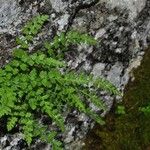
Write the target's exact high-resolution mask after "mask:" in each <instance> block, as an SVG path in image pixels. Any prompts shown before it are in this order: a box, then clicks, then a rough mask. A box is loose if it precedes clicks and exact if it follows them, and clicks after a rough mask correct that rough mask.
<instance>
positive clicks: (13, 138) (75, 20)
mask: <svg viewBox="0 0 150 150" xmlns="http://www.w3.org/2000/svg"><path fill="white" fill-rule="evenodd" d="M39 13H45V14H48V15H49V23H48V24H47V25H46V26H45V28H44V29H43V30H42V33H41V34H39V35H38V38H37V39H36V42H35V43H34V44H35V45H37V44H38V45H39V46H40V44H41V42H42V41H44V39H48V40H50V39H51V38H52V37H54V36H55V35H56V34H59V33H60V32H61V31H67V30H69V29H76V30H79V31H81V32H88V33H89V34H91V35H93V36H94V37H95V39H97V40H98V42H99V44H98V45H97V46H94V47H88V46H87V45H81V46H79V47H78V48H76V47H75V48H74V49H75V50H74V51H72V52H71V53H68V54H67V56H66V57H67V59H66V60H67V61H68V65H69V66H70V67H71V68H72V69H76V70H79V71H80V70H85V71H87V72H88V73H93V74H94V75H95V76H103V77H106V78H107V79H108V80H110V81H112V82H113V83H114V84H115V85H116V86H117V87H118V88H119V89H120V90H122V91H123V89H124V87H125V85H126V84H127V82H128V80H129V78H130V77H132V69H133V68H134V67H137V66H138V65H140V62H141V59H142V56H143V54H144V50H145V48H146V47H147V46H148V45H149V43H150V0H107V1H106V0H100V1H98V0H26V1H24V0H5V1H4V0H0V66H3V65H4V64H5V63H7V62H8V61H9V58H10V57H11V51H12V50H13V48H15V46H16V45H15V42H14V39H15V37H16V36H17V35H19V34H20V29H21V27H22V26H23V24H24V23H25V22H26V21H27V20H29V19H30V18H32V16H34V15H37V14H39ZM33 49H34V46H33V47H31V50H33ZM132 78H133V79H134V77H132ZM100 95H101V96H103V97H104V101H105V102H106V105H107V106H108V110H109V109H110V108H111V106H112V104H113V97H110V96H109V95H107V94H106V93H105V92H101V93H100ZM118 100H119V98H118ZM94 109H96V108H94ZM105 113H106V112H105ZM105 113H104V114H103V115H105ZM64 117H66V123H67V124H66V126H67V128H66V132H65V133H64V134H63V135H61V136H60V137H62V140H63V141H64V145H65V149H66V150H67V149H68V150H70V149H71V150H79V149H81V147H82V145H84V143H83V142H82V139H83V138H84V137H85V136H86V133H87V132H88V130H89V129H90V128H92V127H93V125H94V123H93V121H92V120H90V119H89V118H88V117H87V116H85V115H84V114H81V113H79V112H77V111H76V110H72V111H71V112H69V113H68V112H66V114H64ZM12 143H13V144H12ZM0 146H1V147H0V149H7V150H10V149H14V150H19V149H27V145H26V144H25V142H24V141H23V140H22V139H21V136H20V134H18V133H16V134H13V135H1V138H0ZM32 148H33V149H39V150H43V149H45V150H46V149H47V150H50V149H51V147H50V145H45V144H43V143H41V142H40V141H38V140H37V141H36V143H35V144H33V145H32Z"/></svg>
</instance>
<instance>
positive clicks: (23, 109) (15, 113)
mask: <svg viewBox="0 0 150 150" xmlns="http://www.w3.org/2000/svg"><path fill="white" fill-rule="evenodd" d="M47 19H48V16H46V15H41V16H37V17H35V18H34V19H33V20H32V21H31V22H29V23H28V24H27V25H26V26H25V27H24V28H23V30H22V33H23V36H21V37H20V38H17V40H16V41H17V43H18V45H19V48H17V49H15V50H14V51H13V59H12V61H11V62H10V63H9V64H7V65H6V66H5V67H4V68H2V69H0V118H2V117H6V118H7V129H8V131H10V130H12V129H13V128H14V127H15V126H16V125H19V126H20V131H21V132H22V133H23V135H24V139H25V140H26V141H27V143H28V144H29V145H30V144H31V142H32V140H33V139H34V138H40V139H41V140H42V141H45V142H48V143H51V144H52V146H53V149H54V150H59V149H61V143H60V142H59V141H58V140H56V139H55V136H56V135H57V133H56V132H55V131H50V130H49V129H48V126H46V125H44V124H42V123H40V122H39V119H40V116H41V114H42V115H47V116H48V117H49V118H51V119H52V121H53V122H54V123H55V124H56V125H57V126H58V127H59V128H60V129H61V131H64V130H65V123H64V122H65V120H64V118H63V116H62V114H63V112H64V111H68V110H69V109H70V108H76V109H78V110H79V111H81V112H83V113H85V114H87V115H89V116H90V117H91V118H93V119H94V120H95V121H97V122H98V123H100V124H104V121H103V120H102V118H101V117H100V116H99V115H98V114H97V113H96V112H94V111H92V110H91V108H90V107H89V106H88V103H89V102H90V103H93V104H94V105H95V106H97V107H98V108H99V109H102V110H105V106H104V104H103V102H102V101H101V100H100V98H99V96H98V95H97V90H106V91H108V92H109V93H111V94H120V93H119V92H118V90H117V89H116V88H115V87H114V86H113V85H112V84H111V83H109V82H108V81H106V80H104V79H101V78H96V79H95V78H94V77H93V76H92V75H86V74H84V73H80V74H77V73H75V72H72V71H70V70H68V69H67V66H66V64H65V62H64V61H62V57H61V56H62V55H61V54H62V52H64V51H66V50H67V47H68V46H69V45H70V44H80V43H81V42H83V43H87V44H90V45H94V44H96V41H95V40H94V39H93V38H91V37H90V36H88V35H85V34H80V33H78V32H75V31H71V32H68V33H67V34H65V33H62V34H61V35H60V36H56V37H55V38H54V40H53V41H52V42H51V43H50V44H49V43H48V42H46V43H45V44H44V45H45V51H37V52H36V53H33V54H29V53H28V48H29V44H31V43H32V40H33V38H34V36H35V35H36V34H37V33H38V32H39V30H40V29H41V27H42V26H43V24H44V22H45V21H47ZM61 50H62V51H61ZM62 70H63V71H62ZM64 106H67V107H64Z"/></svg>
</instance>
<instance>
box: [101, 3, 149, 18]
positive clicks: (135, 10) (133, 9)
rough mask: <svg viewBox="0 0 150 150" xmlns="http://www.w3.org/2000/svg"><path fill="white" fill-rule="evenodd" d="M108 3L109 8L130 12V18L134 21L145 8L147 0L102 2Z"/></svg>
mask: <svg viewBox="0 0 150 150" xmlns="http://www.w3.org/2000/svg"><path fill="white" fill-rule="evenodd" d="M101 2H106V3H107V4H108V6H109V7H111V8H115V7H120V8H124V9H127V10H129V18H130V19H131V20H133V19H134V18H136V17H137V15H138V14H139V13H140V12H141V11H142V9H143V8H144V7H145V4H146V0H102V1H101Z"/></svg>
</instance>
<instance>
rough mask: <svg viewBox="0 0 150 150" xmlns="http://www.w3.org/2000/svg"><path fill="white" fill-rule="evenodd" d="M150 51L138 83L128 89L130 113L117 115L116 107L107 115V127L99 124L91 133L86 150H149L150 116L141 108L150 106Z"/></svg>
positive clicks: (137, 71) (137, 72) (136, 73)
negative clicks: (140, 109)
mask: <svg viewBox="0 0 150 150" xmlns="http://www.w3.org/2000/svg"><path fill="white" fill-rule="evenodd" d="M149 50H150V49H149ZM149 50H147V52H146V54H145V56H144V59H143V61H142V63H141V66H140V67H139V68H137V69H135V70H134V76H135V80H134V82H131V81H130V82H129V84H128V85H127V86H126V89H125V95H124V98H123V103H122V105H124V106H125V111H126V114H124V115H116V114H115V109H116V105H115V106H114V107H113V109H112V111H111V112H110V113H109V114H108V115H107V116H106V122H107V123H106V125H105V126H99V125H96V126H95V128H94V129H93V130H92V131H91V132H90V133H89V135H88V137H87V139H86V146H85V148H84V149H85V150H90V149H91V145H92V146H93V147H94V148H95V149H96V150H145V149H148V148H149V145H150V116H148V115H147V116H145V115H144V114H143V113H142V112H140V111H139V107H142V106H145V105H148V104H149V102H150V51H149ZM94 136H96V139H95V138H94ZM95 140H96V142H95Z"/></svg>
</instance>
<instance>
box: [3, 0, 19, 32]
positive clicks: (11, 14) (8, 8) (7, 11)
mask: <svg viewBox="0 0 150 150" xmlns="http://www.w3.org/2000/svg"><path fill="white" fill-rule="evenodd" d="M20 12H21V8H20V7H19V6H18V4H17V1H16V0H7V1H6V0H1V1H0V33H1V32H3V31H6V29H5V27H7V26H9V25H10V24H11V23H14V22H16V21H17V20H18V16H19V14H20Z"/></svg>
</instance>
